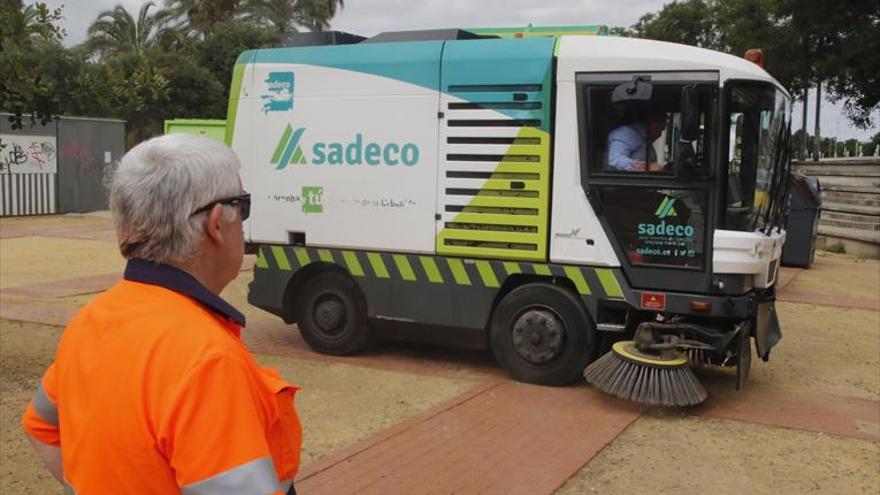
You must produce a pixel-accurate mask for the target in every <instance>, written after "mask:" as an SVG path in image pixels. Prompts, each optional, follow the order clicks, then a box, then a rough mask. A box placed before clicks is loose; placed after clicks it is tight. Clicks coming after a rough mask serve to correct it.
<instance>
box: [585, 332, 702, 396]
mask: <svg viewBox="0 0 880 495" xmlns="http://www.w3.org/2000/svg"><path fill="white" fill-rule="evenodd" d="M584 377H585V378H586V379H587V381H588V382H590V383H591V384H592V385H593V386H594V387H596V388H598V389H600V390H602V391H603V392H606V393H609V394H611V395H614V396H617V397H620V398H621V399H626V400H631V401H635V402H641V403H643V404H648V405H652V406H690V405H694V404H699V403H700V402H703V401H704V400H705V399H706V389H704V388H703V386H702V385H700V382H699V380H697V377H696V376H695V375H694V372H693V371H691V368H690V366H689V364H688V358H687V356H686V355H685V354H682V353H681V352H678V351H667V352H663V353H659V354H648V353H645V352H641V351H639V349H638V348H637V347H636V345H635V342H633V341H632V340H623V341H620V342H617V343H615V344H614V346H613V347H612V349H611V352H609V353H608V354H605V355H604V356H602V357H600V358H599V359H597V360H596V361H594V362H593V364H591V365H590V366H588V367H587V369H586V370H584Z"/></svg>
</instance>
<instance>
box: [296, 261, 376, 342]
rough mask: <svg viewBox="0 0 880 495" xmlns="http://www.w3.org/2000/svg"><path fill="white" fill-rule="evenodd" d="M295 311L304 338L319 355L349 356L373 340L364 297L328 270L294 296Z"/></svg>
mask: <svg viewBox="0 0 880 495" xmlns="http://www.w3.org/2000/svg"><path fill="white" fill-rule="evenodd" d="M294 311H295V312H296V321H297V322H298V323H299V329H300V332H301V333H302V336H303V339H305V341H306V342H307V343H308V344H309V346H310V347H311V348H312V349H314V350H316V351H318V352H321V353H324V354H335V355H344V354H351V353H353V352H357V351H360V350H361V349H363V348H365V347H366V346H367V345H368V344H369V343H370V342H371V341H372V339H373V332H372V330H371V329H370V327H369V324H368V322H367V303H366V298H365V297H364V294H363V292H361V290H360V288H359V287H358V286H357V284H356V283H355V282H354V280H352V279H351V277H349V276H348V275H346V274H344V273H340V272H337V271H328V272H323V273H319V274H317V275H314V276H313V277H311V278H309V280H308V281H306V282H305V284H304V285H303V287H302V289H301V290H300V291H299V294H298V295H297V300H296V303H295V309H294Z"/></svg>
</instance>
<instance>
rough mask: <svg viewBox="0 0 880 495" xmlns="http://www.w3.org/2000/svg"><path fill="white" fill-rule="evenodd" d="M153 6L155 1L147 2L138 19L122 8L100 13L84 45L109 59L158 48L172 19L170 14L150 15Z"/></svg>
mask: <svg viewBox="0 0 880 495" xmlns="http://www.w3.org/2000/svg"><path fill="white" fill-rule="evenodd" d="M154 7H155V3H154V2H147V3H145V4H144V5H143V6H141V9H140V12H139V13H138V17H137V19H135V18H134V17H132V16H131V14H129V13H128V11H127V10H125V8H123V7H122V6H121V5H117V6H116V7H114V8H113V10H105V11H104V12H101V13H100V14H98V19H97V20H95V22H93V23H92V25H91V26H89V31H88V33H89V40H88V41H87V42H86V43H85V45H86V48H87V50H88V51H89V52H90V53H94V54H98V55H100V56H103V57H106V56H110V55H116V54H120V53H126V52H135V53H141V52H143V51H144V50H147V49H148V48H151V47H154V46H156V45H158V43H159V40H160V38H161V37H162V36H163V34H165V33H166V32H167V31H168V29H167V28H166V27H165V25H166V24H167V23H168V21H169V20H170V19H171V11H169V10H158V11H156V12H154V13H150V10H151V9H153V8H154Z"/></svg>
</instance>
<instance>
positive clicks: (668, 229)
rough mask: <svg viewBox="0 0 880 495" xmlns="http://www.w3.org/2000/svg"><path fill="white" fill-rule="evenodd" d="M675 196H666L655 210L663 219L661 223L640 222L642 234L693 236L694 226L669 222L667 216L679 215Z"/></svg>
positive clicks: (657, 215) (655, 214) (658, 216)
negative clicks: (676, 209)
mask: <svg viewBox="0 0 880 495" xmlns="http://www.w3.org/2000/svg"><path fill="white" fill-rule="evenodd" d="M674 205H675V198H670V197H669V196H664V197H663V201H661V202H660V205H659V206H658V207H657V211H655V212H654V216H656V217H657V218H659V219H661V221H660V223H658V224H652V223H640V224H639V234H640V235H660V236H669V237H693V236H694V228H693V227H692V226H690V225H675V224H667V223H666V220H663V219H665V218H669V217H677V216H678V212H676V211H675V206H674Z"/></svg>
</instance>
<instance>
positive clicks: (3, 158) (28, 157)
mask: <svg viewBox="0 0 880 495" xmlns="http://www.w3.org/2000/svg"><path fill="white" fill-rule="evenodd" d="M57 172H58V156H57V152H56V142H55V136H30V135H23V134H0V173H5V174H13V173H15V174H54V173H57Z"/></svg>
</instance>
